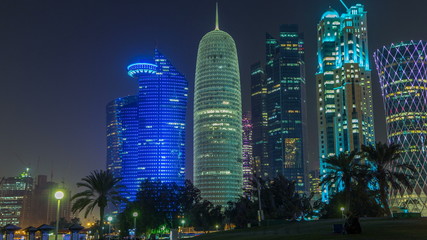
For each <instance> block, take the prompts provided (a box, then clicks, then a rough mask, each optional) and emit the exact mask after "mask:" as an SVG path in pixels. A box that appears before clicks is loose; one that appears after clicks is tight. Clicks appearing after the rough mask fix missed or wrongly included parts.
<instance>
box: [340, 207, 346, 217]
mask: <svg viewBox="0 0 427 240" xmlns="http://www.w3.org/2000/svg"><path fill="white" fill-rule="evenodd" d="M344 210H345V208H344V207H341V217H342V218H343V219H344Z"/></svg>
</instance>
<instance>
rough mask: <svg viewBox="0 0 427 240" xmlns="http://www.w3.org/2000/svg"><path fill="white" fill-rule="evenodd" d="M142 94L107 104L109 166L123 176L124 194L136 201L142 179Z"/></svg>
mask: <svg viewBox="0 0 427 240" xmlns="http://www.w3.org/2000/svg"><path fill="white" fill-rule="evenodd" d="M138 129H139V128H138V96H127V97H123V98H117V99H115V100H113V101H111V102H110V103H108V105H107V169H109V170H110V171H111V172H112V173H113V176H114V177H116V178H120V179H121V182H120V184H121V185H122V186H126V188H122V189H120V192H121V194H122V196H127V197H128V199H129V200H130V201H134V200H135V195H136V193H137V192H138V189H139V185H140V181H139V180H138V177H139V176H138V173H139V170H138V167H139V166H138V164H139V158H138V149H139V148H138V147H137V146H138V141H139V136H138V133H139V131H138Z"/></svg>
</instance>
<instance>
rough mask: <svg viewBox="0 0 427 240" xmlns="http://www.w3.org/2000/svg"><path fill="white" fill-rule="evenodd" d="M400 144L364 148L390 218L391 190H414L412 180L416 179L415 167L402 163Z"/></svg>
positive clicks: (379, 144)
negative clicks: (389, 194) (389, 195)
mask: <svg viewBox="0 0 427 240" xmlns="http://www.w3.org/2000/svg"><path fill="white" fill-rule="evenodd" d="M401 151H402V148H401V146H400V145H398V144H393V143H392V144H390V145H387V144H386V143H381V142H377V143H376V144H375V147H374V146H364V145H363V146H362V152H363V155H364V157H366V159H367V160H368V161H369V162H370V163H371V164H372V168H371V173H370V174H371V175H372V176H371V177H372V179H373V180H374V181H377V184H378V187H379V189H378V190H379V192H380V200H381V203H382V205H383V207H384V210H385V212H386V214H387V215H388V216H389V217H390V216H391V211H390V207H389V204H388V193H389V190H391V189H394V190H399V191H400V190H402V188H403V187H406V188H408V189H409V190H412V189H413V185H412V182H411V180H412V179H413V178H414V177H413V174H414V173H415V171H416V170H415V167H414V166H413V165H412V164H408V163H402V161H401V160H400V159H401V156H400V152H401Z"/></svg>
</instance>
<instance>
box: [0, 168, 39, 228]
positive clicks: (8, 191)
mask: <svg viewBox="0 0 427 240" xmlns="http://www.w3.org/2000/svg"><path fill="white" fill-rule="evenodd" d="M32 190H33V178H32V177H31V176H30V173H29V169H27V170H26V171H25V172H23V173H22V174H21V175H20V176H17V177H8V178H2V179H0V225H2V226H4V225H6V224H14V225H20V224H21V223H22V222H23V220H24V219H22V217H23V215H24V213H25V212H26V211H27V210H26V208H27V207H26V205H27V204H29V201H28V200H29V198H30V197H31V191H32Z"/></svg>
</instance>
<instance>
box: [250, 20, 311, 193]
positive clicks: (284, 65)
mask: <svg viewBox="0 0 427 240" xmlns="http://www.w3.org/2000/svg"><path fill="white" fill-rule="evenodd" d="M304 64H305V63H304V40H303V35H302V34H301V33H299V31H298V25H295V24H290V25H286V24H284V25H281V26H280V38H279V39H276V38H274V37H273V36H271V35H270V34H268V33H267V34H266V65H265V71H264V69H263V68H262V67H261V66H260V64H259V63H256V64H254V65H252V67H251V83H252V111H253V126H254V159H256V161H260V166H261V170H260V171H261V176H262V177H268V178H274V177H276V176H278V175H283V176H285V177H286V178H288V179H290V180H293V181H295V183H296V189H297V191H299V192H300V193H302V192H304V191H305V190H307V189H306V184H305V181H306V180H305V162H306V156H305V144H304V143H305V141H306V137H305V122H306V119H305V118H306V102H305V101H306V98H305V65H304Z"/></svg>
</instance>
